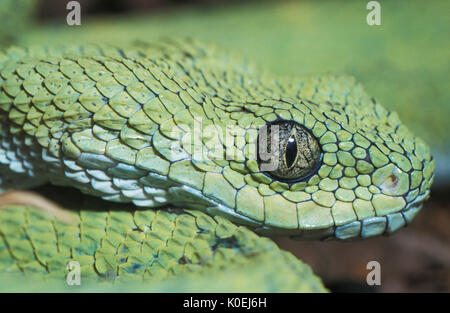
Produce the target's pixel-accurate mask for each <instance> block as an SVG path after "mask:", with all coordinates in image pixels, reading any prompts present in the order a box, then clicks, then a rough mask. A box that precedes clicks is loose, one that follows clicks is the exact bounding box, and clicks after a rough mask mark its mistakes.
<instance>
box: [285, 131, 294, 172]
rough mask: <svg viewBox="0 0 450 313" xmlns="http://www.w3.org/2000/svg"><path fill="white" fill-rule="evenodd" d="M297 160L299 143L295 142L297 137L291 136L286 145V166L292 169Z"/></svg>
mask: <svg viewBox="0 0 450 313" xmlns="http://www.w3.org/2000/svg"><path fill="white" fill-rule="evenodd" d="M296 159H297V141H296V140H295V136H291V137H290V138H289V139H288V142H287V145H286V166H287V168H291V166H292V165H293V164H294V162H295V160H296Z"/></svg>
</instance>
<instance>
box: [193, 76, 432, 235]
mask: <svg viewBox="0 0 450 313" xmlns="http://www.w3.org/2000/svg"><path fill="white" fill-rule="evenodd" d="M330 79H334V80H336V81H339V80H342V79H347V78H335V77H331V78H330ZM335 97H336V96H335ZM308 98H309V99H311V98H313V99H314V98H315V99H316V100H315V101H310V100H301V99H298V98H295V99H293V98H282V97H280V98H276V99H265V100H261V101H252V102H251V103H243V104H241V105H240V107H236V108H232V109H233V110H234V111H233V110H231V108H230V107H228V109H230V111H233V112H232V113H231V114H229V115H228V116H226V115H224V117H223V118H222V119H221V120H217V122H214V123H213V124H214V126H213V128H214V127H216V128H217V127H218V128H221V127H222V128H224V127H225V128H226V126H227V125H235V126H240V127H242V128H245V134H243V135H242V136H240V137H241V139H242V138H245V142H241V143H238V140H235V141H231V146H228V147H225V148H226V150H227V151H230V149H229V148H230V147H231V154H230V155H231V156H233V155H234V156H235V158H233V157H231V158H230V157H228V158H227V157H224V158H223V160H221V161H214V160H213V161H205V160H203V161H199V160H193V161H192V162H193V163H194V167H196V168H197V169H203V170H204V171H207V172H206V175H205V179H204V184H203V189H202V196H204V197H207V198H209V199H215V200H216V201H218V202H219V205H217V206H213V207H209V208H207V211H208V212H210V213H211V214H221V215H226V216H227V217H228V218H232V219H233V220H234V221H236V222H239V223H243V224H246V225H249V226H250V227H252V228H254V229H255V230H256V231H257V232H259V233H262V234H268V235H290V236H292V237H294V238H299V239H339V240H348V239H354V238H368V237H373V236H377V235H381V234H385V235H387V234H390V233H393V232H395V231H396V230H398V229H399V228H401V227H403V226H406V225H407V224H409V223H410V222H411V220H412V219H413V218H414V216H415V215H416V214H417V213H418V211H419V210H420V209H421V208H422V203H423V201H424V200H426V199H427V198H428V197H429V194H430V186H431V184H432V181H433V178H434V174H433V172H434V160H433V158H432V156H431V155H430V152H429V148H428V146H427V145H426V144H425V143H424V142H423V141H422V140H421V139H420V138H418V137H415V136H414V135H413V134H412V133H411V132H410V131H409V130H408V129H407V127H406V126H405V125H403V124H402V123H401V122H400V120H399V118H398V115H397V114H396V113H395V112H389V111H388V110H386V109H385V108H384V107H382V106H381V105H380V104H378V103H376V102H375V100H373V99H371V98H369V97H368V96H367V95H366V94H365V93H364V92H363V91H362V90H361V88H360V86H359V85H352V87H351V89H350V90H347V93H346V94H345V98H344V100H342V101H331V100H336V99H335V98H334V99H332V98H330V97H329V99H328V100H327V99H324V98H326V97H308ZM236 106H237V105H236ZM255 130H256V131H255ZM223 133H224V134H225V135H226V131H224V132H223ZM235 133H236V132H235ZM219 137H220V138H219ZM238 137H239V136H237V137H236V138H238ZM224 138H225V136H224V137H223V138H222V137H221V136H217V138H214V136H211V137H210V138H209V139H208V138H207V139H205V140H204V142H203V143H204V145H205V146H206V147H207V150H208V149H209V150H208V151H210V152H211V151H213V150H214V147H215V146H216V147H217V145H219V147H220V146H221V145H222V144H223V145H224V146H225V142H226V140H227V139H224ZM255 150H256V157H255V153H254V151H255ZM252 152H253V153H252ZM236 156H237V157H236ZM207 164H209V167H208V166H207Z"/></svg>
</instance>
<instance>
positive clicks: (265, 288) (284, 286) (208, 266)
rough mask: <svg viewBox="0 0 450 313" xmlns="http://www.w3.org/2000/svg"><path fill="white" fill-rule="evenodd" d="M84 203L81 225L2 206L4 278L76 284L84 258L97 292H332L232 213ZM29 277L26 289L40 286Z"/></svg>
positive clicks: (84, 272)
mask: <svg viewBox="0 0 450 313" xmlns="http://www.w3.org/2000/svg"><path fill="white" fill-rule="evenodd" d="M84 202H85V204H84V206H83V207H82V208H81V210H79V211H74V213H73V214H74V216H75V217H76V218H77V219H78V221H77V223H75V224H73V225H67V224H65V223H62V222H60V221H58V220H57V219H55V218H54V217H51V216H49V215H47V214H45V213H43V212H42V211H39V210H36V209H32V208H25V207H10V208H8V209H4V210H0V273H8V274H9V276H4V275H3V276H2V282H4V281H8V278H10V280H9V281H10V282H12V286H14V285H17V284H18V282H19V285H20V282H22V281H21V280H20V279H19V280H18V276H17V274H24V276H25V277H27V278H28V279H30V278H31V279H33V278H38V279H39V281H40V282H41V283H40V284H39V285H34V286H35V288H36V287H38V288H39V289H38V290H39V291H41V292H42V290H43V289H42V288H45V289H44V290H46V289H48V290H50V291H52V290H53V291H59V292H60V291H61V290H66V291H74V289H73V287H68V286H67V285H65V283H62V281H64V278H65V277H66V275H67V274H68V272H69V271H68V270H67V264H68V263H69V262H71V261H76V262H78V264H80V273H81V277H80V283H81V286H82V287H83V288H92V287H94V288H95V289H94V290H95V291H99V290H102V289H101V288H104V289H105V291H106V290H109V291H111V288H112V286H116V288H120V289H118V290H115V291H119V290H120V291H124V289H123V288H126V289H125V291H133V290H139V291H141V292H142V291H144V290H146V291H158V292H163V291H171V292H174V291H178V292H187V291H189V292H194V291H202V292H206V291H207V292H211V291H215V292H218V291H221V292H224V291H230V290H232V291H234V292H237V291H241V292H249V291H253V292H271V291H272V292H273V291H279V292H324V291H326V289H325V288H324V287H323V285H322V283H321V281H320V279H319V278H317V277H316V276H314V274H313V273H312V271H311V269H310V268H309V267H308V266H307V265H306V264H303V263H302V262H301V261H300V260H298V259H297V258H295V257H294V256H293V255H291V254H290V253H287V252H285V251H281V250H279V248H278V247H277V246H276V244H275V243H274V242H272V241H271V240H270V239H268V238H264V237H259V236H257V235H256V234H255V233H253V232H251V231H250V230H248V229H246V228H245V227H243V226H236V225H234V224H232V223H231V222H229V221H228V220H226V219H224V218H221V217H215V218H212V217H210V216H208V215H206V214H204V213H202V212H200V211H198V210H194V211H191V210H181V209H168V208H167V209H162V210H137V209H136V208H130V207H129V206H125V207H124V206H123V205H122V206H120V205H114V204H110V203H106V202H104V201H95V199H94V200H93V199H89V202H87V201H84ZM100 209H101V210H100ZM268 268H276V269H277V270H276V271H271V270H268ZM19 277H20V276H19ZM31 281H33V280H31ZM211 281H214V282H215V283H214V284H211ZM26 282H27V283H26V284H23V285H20V286H21V287H20V290H21V291H23V287H24V286H28V287H27V288H28V289H31V290H33V289H32V288H33V287H32V286H33V284H32V285H31V287H30V285H29V284H30V280H28V281H26ZM99 282H100V283H104V284H100V285H99V284H98V283H99ZM111 282H113V283H114V284H112V285H111V284H110V283H111ZM4 286H6V285H4ZM10 288H11V286H9V285H8V290H9V291H11V289H10ZM61 288H62V289H61ZM64 288H65V289H64ZM71 288H72V289H71ZM99 288H100V289H99ZM0 289H1V287H0ZM75 290H77V291H79V289H75ZM85 290H88V291H89V290H90V289H85Z"/></svg>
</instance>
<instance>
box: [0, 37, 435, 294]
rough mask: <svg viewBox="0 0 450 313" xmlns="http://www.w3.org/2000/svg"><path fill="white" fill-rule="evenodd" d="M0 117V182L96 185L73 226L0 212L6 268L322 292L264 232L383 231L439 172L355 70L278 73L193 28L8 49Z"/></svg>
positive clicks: (404, 216) (403, 221)
mask: <svg viewBox="0 0 450 313" xmlns="http://www.w3.org/2000/svg"><path fill="white" fill-rule="evenodd" d="M0 122H1V128H0V174H1V178H0V188H1V189H2V190H8V189H12V188H18V189H24V188H32V187H36V186H39V185H42V184H46V183H51V184H53V185H61V186H70V187H75V188H77V189H79V190H81V191H82V192H83V193H84V194H88V195H90V196H86V197H85V199H87V200H85V201H84V204H77V206H78V208H77V210H74V211H70V212H71V214H72V215H73V217H74V219H75V222H74V223H68V224H67V223H65V222H63V221H60V220H58V218H57V216H56V217H55V216H50V215H48V214H45V213H44V212H42V211H39V210H36V209H33V208H29V207H20V206H15V207H8V208H7V209H2V210H0V269H1V271H2V272H8V273H15V272H19V273H23V274H26V275H28V274H29V275H31V276H33V275H37V276H38V277H52V278H59V279H61V278H63V277H64V275H65V274H66V264H67V263H68V262H69V261H70V260H76V261H79V262H80V263H81V273H82V276H83V277H86V278H90V279H93V280H99V279H100V280H101V281H105V280H106V281H108V280H119V281H120V280H127V279H134V280H135V279H136V278H137V279H138V280H139V281H141V280H144V281H146V280H148V279H149V278H151V279H153V280H154V281H163V280H166V281H170V278H172V279H175V281H177V280H176V279H177V277H181V276H183V277H188V278H185V279H186V281H185V282H186V286H189V283H187V282H193V281H194V282H196V281H201V280H202V279H203V280H205V277H206V278H209V280H208V279H206V280H205V281H206V282H208V281H210V279H211V277H213V275H219V276H220V275H226V276H227V279H228V280H229V282H230V284H231V282H236V283H235V284H234V285H233V286H236V285H239V284H241V285H242V286H246V284H245V279H246V278H245V276H246V275H248V276H247V277H250V283H249V284H250V285H251V284H252V283H253V284H254V285H253V286H256V285H258V288H260V289H256V290H263V291H267V290H270V291H280V290H285V291H286V290H288V291H324V290H325V289H323V286H322V285H321V282H320V280H319V279H318V278H317V277H315V276H314V275H313V274H312V272H311V270H310V269H309V267H307V266H306V265H304V264H303V263H302V262H301V261H299V260H297V259H295V258H294V257H293V256H292V255H291V254H289V253H287V252H284V251H281V250H279V249H278V248H277V247H276V245H275V244H274V243H273V242H272V241H270V240H269V239H267V238H265V237H261V236H259V235H289V236H292V237H293V238H298V239H321V240H329V239H337V240H352V239H358V238H369V237H373V236H377V235H382V234H384V235H387V234H390V233H392V232H395V231H396V230H398V229H399V228H401V227H403V226H405V225H407V224H409V223H410V222H411V220H412V219H413V218H414V216H415V215H416V214H417V213H418V211H419V210H420V209H421V207H422V203H423V201H424V200H425V199H427V198H428V197H429V192H430V186H431V184H432V181H433V178H434V173H433V172H434V160H433V158H432V156H431V155H430V152H429V148H428V146H427V145H426V144H425V143H424V142H423V141H422V140H421V139H420V138H418V137H416V136H414V135H413V134H412V133H411V132H410V131H409V130H408V129H407V127H406V126H404V125H403V124H402V123H401V122H400V120H399V117H398V115H397V114H396V113H395V112H390V111H388V110H386V109H385V108H383V107H382V106H381V105H380V104H378V103H377V102H376V101H375V100H374V99H373V98H371V97H369V96H368V95H367V94H366V93H365V92H364V90H363V88H362V87H361V86H360V85H359V84H357V83H355V81H354V80H353V78H351V77H347V76H335V75H331V74H330V75H322V76H304V77H286V76H278V75H275V74H273V73H270V72H269V71H266V70H264V69H261V68H259V66H257V65H254V64H253V63H252V62H251V61H248V60H246V59H245V58H243V57H241V56H240V55H238V54H236V53H233V52H228V51H226V50H225V49H223V48H222V47H219V46H216V45H214V44H211V43H203V42H199V41H196V40H193V39H161V40H158V41H156V42H136V43H135V44H133V45H130V46H127V47H125V48H118V47H112V46H102V45H85V46H72V47H28V48H21V47H10V48H9V49H7V50H5V51H4V52H2V53H1V54H0ZM199 134H200V135H199ZM275 135H277V136H275ZM274 136H275V137H274ZM272 161H273V162H272ZM97 198H103V199H104V200H108V202H101V201H100V202H99V200H96V199H97ZM257 234H258V235H257ZM224 273H225V274H224ZM226 273H229V275H227V274H226ZM238 273H240V274H238ZM293 273H296V274H294V275H293ZM189 277H190V278H189ZM193 284H195V283H193ZM194 289H195V288H194Z"/></svg>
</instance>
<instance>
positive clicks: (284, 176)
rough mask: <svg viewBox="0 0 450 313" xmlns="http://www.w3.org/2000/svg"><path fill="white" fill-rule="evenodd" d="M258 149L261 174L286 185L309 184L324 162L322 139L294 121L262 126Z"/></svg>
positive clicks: (281, 121)
mask: <svg viewBox="0 0 450 313" xmlns="http://www.w3.org/2000/svg"><path fill="white" fill-rule="evenodd" d="M277 138H278V139H277ZM257 149H258V164H259V167H260V169H261V171H262V172H264V173H266V174H267V175H269V176H270V177H271V178H273V179H275V180H278V181H282V182H286V183H296V182H300V181H305V180H306V179H308V178H309V177H311V176H312V175H314V174H315V173H316V171H317V169H318V168H319V167H320V165H321V162H322V149H321V148H320V145H319V142H318V140H317V139H316V138H315V137H314V136H313V135H312V134H311V132H310V131H309V130H308V129H306V128H305V127H303V126H302V125H300V124H298V123H297V122H294V121H286V120H278V121H275V122H272V123H269V124H267V125H265V126H263V127H261V128H260V130H259V133H258V142H257ZM272 150H273V151H272Z"/></svg>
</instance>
